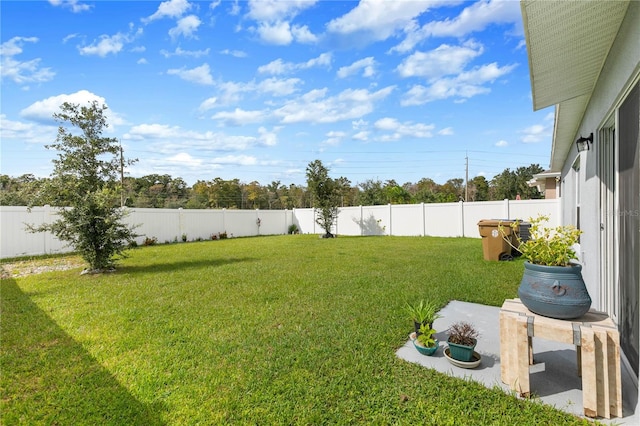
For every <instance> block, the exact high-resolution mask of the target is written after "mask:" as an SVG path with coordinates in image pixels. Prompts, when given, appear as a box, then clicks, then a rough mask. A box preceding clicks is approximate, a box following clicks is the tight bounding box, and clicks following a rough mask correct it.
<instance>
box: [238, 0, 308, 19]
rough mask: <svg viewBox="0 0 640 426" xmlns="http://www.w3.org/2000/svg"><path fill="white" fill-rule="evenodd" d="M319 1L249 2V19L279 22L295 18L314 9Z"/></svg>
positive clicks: (252, 0)
mask: <svg viewBox="0 0 640 426" xmlns="http://www.w3.org/2000/svg"><path fill="white" fill-rule="evenodd" d="M316 2H317V0H287V1H279V0H249V13H248V15H247V16H248V17H249V18H251V19H254V20H256V21H277V20H282V19H286V18H293V17H295V16H296V15H298V14H299V13H300V12H302V11H303V10H305V9H308V8H310V7H312V6H313V5H314V4H315V3H316Z"/></svg>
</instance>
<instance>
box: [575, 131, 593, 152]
mask: <svg viewBox="0 0 640 426" xmlns="http://www.w3.org/2000/svg"><path fill="white" fill-rule="evenodd" d="M589 142H591V143H593V133H591V134H590V135H589V136H587V137H586V138H583V137H582V136H580V137H579V138H578V140H577V141H576V148H578V152H581V151H589Z"/></svg>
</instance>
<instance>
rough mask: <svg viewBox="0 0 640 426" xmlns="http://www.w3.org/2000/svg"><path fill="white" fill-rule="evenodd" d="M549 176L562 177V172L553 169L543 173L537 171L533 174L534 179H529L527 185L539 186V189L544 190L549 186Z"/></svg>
mask: <svg viewBox="0 0 640 426" xmlns="http://www.w3.org/2000/svg"><path fill="white" fill-rule="evenodd" d="M547 178H556V179H560V172H552V171H551V170H546V171H544V172H542V173H537V174H535V175H533V179H531V180H529V181H527V185H529V186H530V187H532V188H533V187H535V188H538V191H540V192H544V190H545V188H546V186H547Z"/></svg>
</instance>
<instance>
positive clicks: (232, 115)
mask: <svg viewBox="0 0 640 426" xmlns="http://www.w3.org/2000/svg"><path fill="white" fill-rule="evenodd" d="M211 118H212V119H213V120H218V121H220V122H221V124H224V125H228V126H243V125H246V124H251V123H259V122H261V121H262V120H264V118H265V112H264V111H246V110H243V109H240V108H236V109H235V110H233V111H221V112H218V113H216V114H214V115H213V116H212V117H211Z"/></svg>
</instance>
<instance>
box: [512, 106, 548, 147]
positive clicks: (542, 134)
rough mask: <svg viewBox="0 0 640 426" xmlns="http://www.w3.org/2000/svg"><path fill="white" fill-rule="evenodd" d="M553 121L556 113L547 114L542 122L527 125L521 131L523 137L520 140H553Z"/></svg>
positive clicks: (531, 141)
mask: <svg viewBox="0 0 640 426" xmlns="http://www.w3.org/2000/svg"><path fill="white" fill-rule="evenodd" d="M553 123H554V114H553V113H549V114H547V115H546V116H545V117H544V119H543V122H542V123H540V124H534V125H532V126H529V127H526V128H524V129H523V130H521V131H520V133H521V134H522V137H521V138H520V140H521V141H522V142H523V143H538V142H542V141H544V140H551V137H552V135H553Z"/></svg>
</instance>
